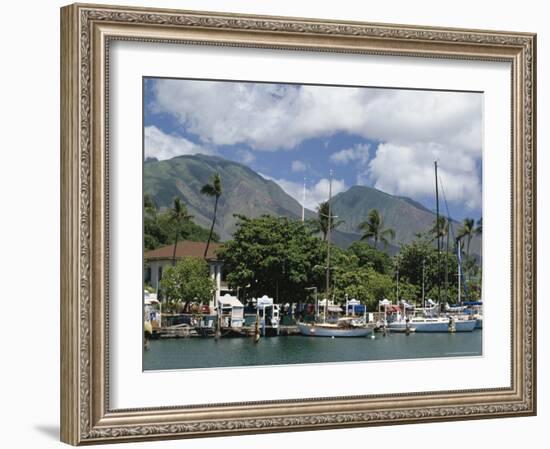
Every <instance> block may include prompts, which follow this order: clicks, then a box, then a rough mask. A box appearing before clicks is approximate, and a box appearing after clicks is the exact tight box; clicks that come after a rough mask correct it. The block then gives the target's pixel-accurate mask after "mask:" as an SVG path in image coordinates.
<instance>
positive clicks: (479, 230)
mask: <svg viewBox="0 0 550 449" xmlns="http://www.w3.org/2000/svg"><path fill="white" fill-rule="evenodd" d="M475 233H476V235H481V234H482V233H483V217H481V218H480V219H479V220H477V226H476V228H475Z"/></svg>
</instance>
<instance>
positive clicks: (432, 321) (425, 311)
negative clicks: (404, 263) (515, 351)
mask: <svg viewBox="0 0 550 449" xmlns="http://www.w3.org/2000/svg"><path fill="white" fill-rule="evenodd" d="M434 168H435V192H436V210H437V215H436V223H437V226H438V227H439V194H438V190H439V189H438V178H437V161H435V162H434ZM437 234H438V237H437V250H438V254H440V253H441V247H440V241H439V230H438V232H437ZM457 246H458V250H457V251H458V252H457V258H458V303H459V304H460V303H461V301H460V292H461V275H462V270H461V262H462V259H461V255H460V245H457ZM438 263H439V262H438ZM422 284H423V285H422V292H423V293H424V267H423V275H422ZM439 296H440V297H441V295H439ZM422 301H424V298H422ZM428 301H429V303H430V307H425V304H423V306H424V307H422V308H414V309H413V314H412V316H407V313H406V307H404V310H403V315H402V316H399V317H398V319H396V320H394V321H392V322H390V323H387V328H388V329H389V330H390V331H397V332H403V331H404V330H405V329H406V328H407V327H412V328H414V329H415V331H416V332H417V333H418V332H420V333H422V332H472V331H473V330H474V329H475V328H476V325H477V321H476V320H475V319H470V318H469V317H466V316H463V315H452V314H446V315H441V312H442V310H441V307H440V305H439V304H436V303H434V302H433V301H431V300H428Z"/></svg>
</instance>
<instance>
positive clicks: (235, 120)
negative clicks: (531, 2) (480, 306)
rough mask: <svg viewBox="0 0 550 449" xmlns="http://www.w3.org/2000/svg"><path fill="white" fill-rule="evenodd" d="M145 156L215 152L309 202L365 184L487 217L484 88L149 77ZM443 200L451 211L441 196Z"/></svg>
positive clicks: (462, 213)
mask: <svg viewBox="0 0 550 449" xmlns="http://www.w3.org/2000/svg"><path fill="white" fill-rule="evenodd" d="M144 83H145V85H144V94H145V98H144V135H145V142H144V143H145V157H155V158H157V159H170V158H172V157H175V156H178V155H183V154H197V153H203V154H212V155H217V156H221V157H224V158H226V159H231V160H235V161H237V162H240V163H243V164H245V165H247V166H249V167H250V168H252V169H253V170H255V171H257V172H258V173H260V174H261V175H262V176H264V177H266V178H269V179H272V180H274V181H275V182H277V183H278V184H279V185H280V186H281V187H282V188H283V189H284V190H285V191H286V192H287V193H289V194H290V195H292V196H294V197H295V198H296V200H298V201H299V202H302V191H303V183H304V178H305V182H306V190H307V194H306V201H305V205H306V207H309V208H311V209H314V208H315V206H316V205H317V204H318V203H319V202H320V201H323V200H325V199H326V197H327V195H328V176H329V171H330V170H332V171H333V192H334V193H338V192H341V191H345V190H347V189H349V188H350V187H351V186H353V185H367V186H370V187H375V188H377V189H379V190H382V191H385V192H387V193H390V194H394V195H401V196H408V197H410V198H412V199H414V200H416V201H419V202H421V203H423V204H424V205H426V206H427V207H429V208H431V209H433V208H435V202H434V175H433V161H434V160H438V161H439V162H438V163H439V167H440V170H439V171H440V180H441V182H442V185H443V190H444V193H445V197H446V199H447V202H448V205H449V209H450V214H451V216H452V217H453V218H455V219H458V220H461V219H462V218H464V217H467V216H468V217H473V218H479V217H481V154H482V101H483V98H482V94H480V93H466V92H434V91H419V90H402V89H380V88H366V87H336V86H309V85H307V86H306V85H289V84H275V83H273V84H272V83H243V82H229V81H206V80H184V79H158V78H147V79H145V80H144ZM440 207H441V208H442V210H444V207H445V206H444V203H443V201H442V202H441V203H440Z"/></svg>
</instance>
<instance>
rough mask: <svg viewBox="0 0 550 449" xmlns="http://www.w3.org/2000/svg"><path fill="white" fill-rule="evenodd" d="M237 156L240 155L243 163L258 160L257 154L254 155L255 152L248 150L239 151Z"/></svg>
mask: <svg viewBox="0 0 550 449" xmlns="http://www.w3.org/2000/svg"><path fill="white" fill-rule="evenodd" d="M237 156H239V158H240V160H241V162H242V163H243V164H250V163H251V162H254V161H255V160H256V156H254V153H252V152H251V151H248V150H239V151H237Z"/></svg>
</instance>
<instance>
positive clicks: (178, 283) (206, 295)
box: [160, 257, 215, 310]
mask: <svg viewBox="0 0 550 449" xmlns="http://www.w3.org/2000/svg"><path fill="white" fill-rule="evenodd" d="M160 288H161V290H162V293H163V296H164V298H165V299H166V300H167V301H168V302H171V303H173V304H176V305H178V306H181V304H182V303H183V307H181V308H182V309H183V310H187V308H188V306H189V303H190V302H197V303H208V302H209V301H210V300H211V299H212V296H213V294H214V291H215V286H214V281H213V280H212V278H211V277H210V273H209V270H208V264H207V263H206V262H205V261H204V260H203V259H197V258H192V257H185V258H183V259H181V260H180V261H178V263H177V264H176V265H175V266H171V267H167V268H166V269H165V271H164V273H163V276H162V280H161V281H160Z"/></svg>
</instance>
